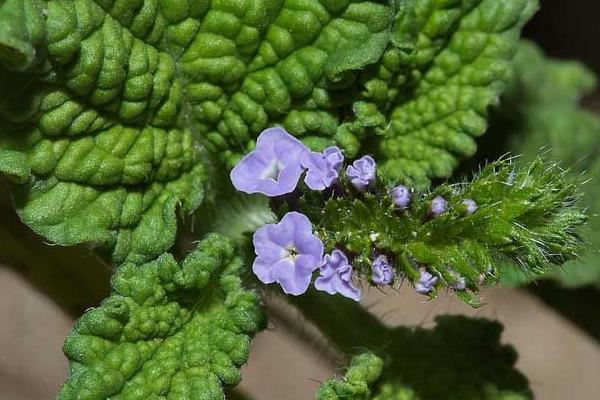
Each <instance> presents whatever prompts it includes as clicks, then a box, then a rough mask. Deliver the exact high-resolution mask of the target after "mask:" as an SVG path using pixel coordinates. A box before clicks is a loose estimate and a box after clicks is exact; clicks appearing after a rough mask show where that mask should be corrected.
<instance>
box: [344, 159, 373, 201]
mask: <svg viewBox="0 0 600 400" xmlns="http://www.w3.org/2000/svg"><path fill="white" fill-rule="evenodd" d="M376 167H377V164H376V163H375V160H373V157H371V156H364V157H362V158H359V159H358V160H356V161H354V162H353V163H352V165H348V168H346V175H348V178H349V179H350V183H352V186H354V187H355V188H356V190H358V191H359V192H361V193H364V192H365V191H366V190H367V187H369V186H371V185H373V184H374V183H375V171H376Z"/></svg>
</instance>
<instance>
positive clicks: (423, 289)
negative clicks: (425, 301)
mask: <svg viewBox="0 0 600 400" xmlns="http://www.w3.org/2000/svg"><path fill="white" fill-rule="evenodd" d="M437 281H438V277H437V276H433V275H432V274H431V273H430V272H429V271H427V270H426V269H422V270H421V276H420V277H419V280H418V281H417V283H415V292H417V293H420V294H427V293H429V292H431V291H432V290H433V287H434V286H435V284H436V282H437Z"/></svg>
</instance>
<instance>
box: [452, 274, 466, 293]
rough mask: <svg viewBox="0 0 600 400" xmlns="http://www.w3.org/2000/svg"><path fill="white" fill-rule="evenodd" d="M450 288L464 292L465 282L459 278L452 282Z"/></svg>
mask: <svg viewBox="0 0 600 400" xmlns="http://www.w3.org/2000/svg"><path fill="white" fill-rule="evenodd" d="M450 287H451V288H452V289H454V290H465V289H466V288H467V280H466V279H465V278H463V277H462V276H461V277H459V278H457V279H456V280H455V281H454V282H452V283H451V284H450Z"/></svg>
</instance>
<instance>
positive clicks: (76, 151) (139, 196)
mask: <svg viewBox="0 0 600 400" xmlns="http://www.w3.org/2000/svg"><path fill="white" fill-rule="evenodd" d="M108 3H109V2H98V3H94V2H92V1H91V0H76V1H60V0H55V1H48V2H41V1H39V0H38V1H35V0H21V1H16V0H8V1H4V2H2V3H0V21H2V23H1V25H2V33H1V34H0V48H2V49H3V51H0V63H4V65H5V68H0V92H1V93H2V95H3V96H2V99H0V148H2V162H0V171H2V173H4V174H5V175H6V176H7V177H8V179H9V180H11V181H13V182H15V183H17V184H20V185H18V186H16V187H15V188H14V198H15V204H16V207H17V210H18V212H19V215H20V217H21V219H22V220H23V221H24V222H25V223H26V224H27V225H29V226H30V227H31V228H32V229H34V230H35V231H36V232H37V233H39V234H41V235H42V236H44V237H46V238H48V239H50V240H52V241H53V242H56V243H59V244H62V245H74V244H78V243H88V242H89V243H95V244H98V245H100V246H102V247H103V249H104V250H107V251H108V252H109V254H110V255H109V257H110V258H111V260H112V261H113V262H114V263H121V262H123V261H128V262H144V261H148V260H151V259H153V258H155V257H156V256H158V255H160V254H161V253H163V252H165V251H166V250H168V249H169V247H171V246H172V244H173V242H174V239H175V234H176V228H177V221H176V209H177V208H180V210H181V212H182V214H187V213H189V212H191V211H192V210H194V209H195V208H196V207H197V206H198V204H199V203H200V202H201V200H202V197H203V187H204V181H205V179H206V177H205V171H204V167H203V166H202V165H201V164H200V163H199V161H200V158H201V157H200V152H199V148H198V144H197V142H196V141H195V139H194V138H193V136H194V134H193V128H192V127H191V125H190V123H189V122H188V121H187V119H188V118H187V117H186V113H185V112H184V111H183V109H184V106H185V104H184V93H183V80H182V79H183V78H182V77H181V76H179V75H180V74H178V72H177V62H178V59H176V58H175V57H174V56H172V55H171V54H170V53H169V51H168V50H169V49H170V48H171V47H172V46H174V45H175V44H174V43H173V41H174V40H176V39H177V38H180V37H181V36H182V35H184V33H178V34H175V33H174V30H176V27H174V26H170V25H172V23H168V22H169V21H167V20H165V19H164V18H157V16H156V13H154V14H152V13H149V11H150V10H147V11H146V12H142V13H139V14H137V17H135V15H133V14H132V13H131V11H128V12H127V13H123V12H122V11H120V10H118V8H119V7H125V8H124V10H127V9H129V10H137V11H140V10H139V9H138V8H137V6H136V4H134V3H135V2H129V3H127V4H125V3H126V2H118V3H115V4H113V5H112V6H114V7H112V6H111V7H109V6H110V4H108ZM186 4H187V3H186ZM149 5H150V4H147V6H149ZM102 6H104V7H106V8H107V9H113V12H115V14H118V15H119V16H120V18H122V19H123V20H122V21H119V20H117V19H115V18H113V17H111V16H110V15H109V14H108V13H107V11H106V10H104V9H103V8H102ZM155 6H156V4H155ZM115 7H116V8H115ZM155 8H156V7H155ZM155 11H158V10H155ZM188 11H189V10H188ZM152 15H154V17H152ZM134 17H135V18H134ZM128 18H129V20H128V21H125V20H127V19H128ZM149 18H155V19H156V18H157V21H156V23H157V24H158V26H155V28H156V29H158V30H156V29H155V30H156V31H155V32H154V36H157V35H158V36H161V37H160V38H158V37H154V36H152V34H150V33H151V31H152V29H151V28H152V25H153V24H154V22H155V21H150V20H149ZM126 22H128V23H130V24H133V25H132V26H135V27H137V28H138V29H139V30H144V31H147V32H148V34H150V37H149V38H148V37H146V36H140V35H138V34H136V33H139V32H135V29H130V28H132V26H128V25H127V24H126ZM162 36H164V38H163V37H162ZM153 39H154V40H153ZM158 39H161V40H160V43H159V40H158ZM6 54H12V56H7V55H6ZM15 67H16V68H17V69H16V70H15Z"/></svg>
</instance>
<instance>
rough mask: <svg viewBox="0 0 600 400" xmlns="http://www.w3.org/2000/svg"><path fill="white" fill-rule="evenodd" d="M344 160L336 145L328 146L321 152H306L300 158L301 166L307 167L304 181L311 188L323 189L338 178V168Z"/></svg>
mask: <svg viewBox="0 0 600 400" xmlns="http://www.w3.org/2000/svg"><path fill="white" fill-rule="evenodd" d="M343 162H344V155H343V154H342V152H341V151H340V149H339V148H338V147H335V146H333V147H328V148H326V149H325V150H324V151H323V152H322V153H316V152H314V151H313V152H308V153H306V154H305V155H304V157H303V159H302V166H303V167H304V168H306V169H307V171H306V177H305V178H304V182H306V185H307V186H308V187H309V188H310V189H312V190H324V189H326V188H328V187H330V186H331V185H333V184H334V183H335V182H337V180H338V178H339V170H340V167H341V166H342V163H343Z"/></svg>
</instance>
